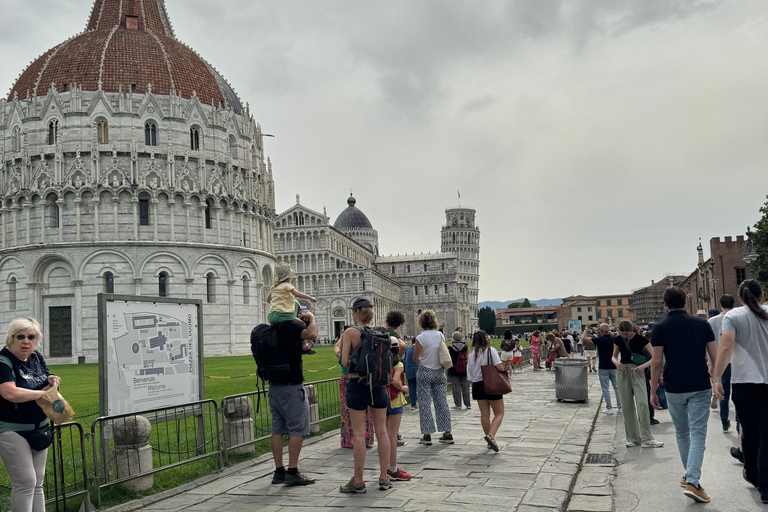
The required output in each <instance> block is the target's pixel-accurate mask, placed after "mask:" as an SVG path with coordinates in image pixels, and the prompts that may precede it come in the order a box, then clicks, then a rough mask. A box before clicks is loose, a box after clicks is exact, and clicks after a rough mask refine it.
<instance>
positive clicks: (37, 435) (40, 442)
mask: <svg viewBox="0 0 768 512" xmlns="http://www.w3.org/2000/svg"><path fill="white" fill-rule="evenodd" d="M16 433H17V434H19V435H20V436H21V437H23V438H24V439H26V440H27V443H28V444H29V447H30V448H32V449H33V450H35V451H38V452H41V451H43V450H45V449H46V448H48V447H49V446H51V443H53V431H52V430H51V424H50V422H48V421H46V422H45V425H42V426H40V425H38V426H37V427H36V428H34V429H32V430H18V431H16Z"/></svg>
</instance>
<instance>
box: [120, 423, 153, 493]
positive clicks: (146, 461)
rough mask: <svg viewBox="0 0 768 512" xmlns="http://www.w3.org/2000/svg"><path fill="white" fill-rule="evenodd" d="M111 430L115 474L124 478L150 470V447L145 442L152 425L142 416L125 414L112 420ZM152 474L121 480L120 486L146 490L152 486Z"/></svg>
mask: <svg viewBox="0 0 768 512" xmlns="http://www.w3.org/2000/svg"><path fill="white" fill-rule="evenodd" d="M112 432H113V436H114V439H115V462H116V474H114V475H113V476H114V478H125V477H127V476H131V475H138V474H141V473H144V472H146V471H151V470H152V447H151V446H150V445H149V444H147V440H148V439H149V436H150V434H151V433H152V425H151V424H150V423H149V420H148V419H147V418H145V417H144V416H127V417H125V418H120V419H116V420H114V422H113V424H112ZM152 483H153V479H152V475H147V476H142V477H139V478H134V479H132V480H128V481H127V482H123V483H121V484H120V486H121V487H123V488H125V489H128V490H129V491H146V490H148V489H151V488H152Z"/></svg>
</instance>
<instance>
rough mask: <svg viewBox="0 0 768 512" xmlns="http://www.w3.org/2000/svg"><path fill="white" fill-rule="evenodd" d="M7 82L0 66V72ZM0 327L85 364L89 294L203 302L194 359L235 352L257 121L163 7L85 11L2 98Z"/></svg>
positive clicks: (265, 244) (242, 345) (144, 0)
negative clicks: (21, 329) (38, 329)
mask: <svg viewBox="0 0 768 512" xmlns="http://www.w3.org/2000/svg"><path fill="white" fill-rule="evenodd" d="M5 71H6V72H7V70H5ZM0 199H1V200H2V205H1V207H0V287H2V288H3V289H4V291H3V293H1V294H0V325H7V323H8V322H9V321H10V320H11V319H13V318H16V317H20V316H32V317H35V318H37V319H38V320H39V321H40V322H41V324H42V325H43V329H44V342H43V344H42V346H41V347H39V348H40V349H41V351H42V353H43V354H44V355H45V356H46V358H47V359H48V360H49V361H50V362H54V363H56V362H59V363H65V362H75V361H77V360H78V358H81V357H85V358H86V360H87V361H89V362H92V361H95V360H96V359H97V356H98V340H97V320H98V319H97V294H98V293H100V292H109V293H118V294H128V295H147V296H164V297H180V298H181V297H183V298H196V299H201V300H202V301H203V315H204V325H205V343H206V347H205V350H206V355H229V354H243V353H248V351H249V345H248V333H249V332H250V330H251V329H252V327H253V326H254V325H255V324H257V323H259V321H261V319H262V318H264V314H265V311H266V310H265V308H266V304H265V300H264V299H265V296H266V292H267V291H268V288H269V286H270V284H271V282H272V279H273V277H272V276H273V268H274V261H275V258H274V256H273V254H274V247H273V239H274V236H273V227H274V224H273V221H274V206H275V205H274V182H273V179H272V166H271V163H270V162H269V160H268V159H267V158H265V155H264V151H263V138H262V133H261V129H260V126H259V125H258V124H257V123H256V122H255V121H254V119H253V117H252V116H251V113H250V109H249V106H248V105H247V104H243V103H242V102H241V100H240V99H239V98H238V96H237V94H235V92H234V90H233V89H232V87H231V86H230V85H229V83H228V82H227V81H226V80H224V78H223V77H222V76H221V75H220V74H219V73H218V72H217V71H216V70H215V68H214V67H213V66H211V65H210V64H209V63H208V62H206V61H205V60H204V59H202V57H200V56H199V55H198V54H197V53H195V52H194V51H193V50H192V49H190V48H189V47H187V46H186V45H184V44H183V43H181V42H180V41H178V40H177V39H176V37H175V35H174V32H173V28H172V25H171V23H170V20H169V18H168V15H167V13H166V9H165V3H164V1H163V0H136V1H132V2H123V1H121V0H95V1H94V4H93V8H92V11H91V14H90V17H89V20H88V23H87V27H86V30H85V31H84V32H83V33H81V34H79V35H76V36H74V37H72V38H70V39H68V40H67V41H65V42H63V43H61V44H60V45H58V46H56V47H54V48H51V49H50V50H48V51H46V52H45V53H44V54H43V55H42V56H40V57H39V58H38V59H36V60H35V61H33V62H32V64H31V65H30V66H29V67H28V68H27V69H26V70H24V71H23V72H22V73H21V75H20V77H19V78H18V79H17V81H16V83H15V84H14V85H13V86H12V87H11V90H10V92H9V94H8V96H7V98H4V99H0Z"/></svg>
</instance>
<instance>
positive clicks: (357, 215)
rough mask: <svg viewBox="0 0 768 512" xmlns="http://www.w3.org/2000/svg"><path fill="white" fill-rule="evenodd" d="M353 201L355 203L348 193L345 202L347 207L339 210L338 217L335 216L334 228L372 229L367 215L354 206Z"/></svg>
mask: <svg viewBox="0 0 768 512" xmlns="http://www.w3.org/2000/svg"><path fill="white" fill-rule="evenodd" d="M355 203H357V200H356V199H355V198H354V197H352V194H350V195H349V198H348V199H347V204H348V205H349V206H347V209H346V210H344V211H343V212H341V213H340V214H339V216H338V218H336V222H334V223H333V227H334V228H336V229H338V230H339V231H349V230H356V229H373V226H371V221H369V220H368V217H366V216H365V214H364V213H363V212H362V211H360V209H359V208H358V207H357V206H355Z"/></svg>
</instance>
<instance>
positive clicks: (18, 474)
mask: <svg viewBox="0 0 768 512" xmlns="http://www.w3.org/2000/svg"><path fill="white" fill-rule="evenodd" d="M41 339H42V332H41V329H40V324H39V323H38V322H37V320H35V319H34V318H17V319H15V320H13V321H12V322H11V323H10V325H9V326H8V334H7V335H6V337H5V347H4V348H3V349H2V350H0V457H1V458H2V459H3V463H4V464H5V469H6V471H8V476H9V477H10V479H11V509H12V510H14V511H20V512H45V495H44V494H43V479H44V477H45V462H46V458H47V455H48V446H49V445H50V444H51V442H52V441H53V436H52V434H51V430H50V423H49V421H48V418H46V416H45V413H44V412H43V410H42V409H41V408H40V406H38V405H37V403H36V402H35V400H37V399H38V398H40V397H41V396H42V395H43V391H42V389H43V388H44V387H46V386H52V387H54V388H58V387H59V384H60V382H61V379H60V378H59V377H57V376H56V375H51V373H50V371H48V366H47V365H46V364H45V360H44V359H43V356H42V355H41V354H40V352H38V351H37V350H35V347H36V346H37V344H38V343H39V342H40V341H41ZM41 431H45V432H47V435H46V436H45V438H46V441H45V442H43V443H41V444H37V443H35V442H34V441H33V443H34V445H35V446H34V447H32V446H31V445H30V442H29V441H28V438H29V437H30V435H32V434H33V433H36V432H37V433H40V432H41ZM43 445H44V446H43Z"/></svg>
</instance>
